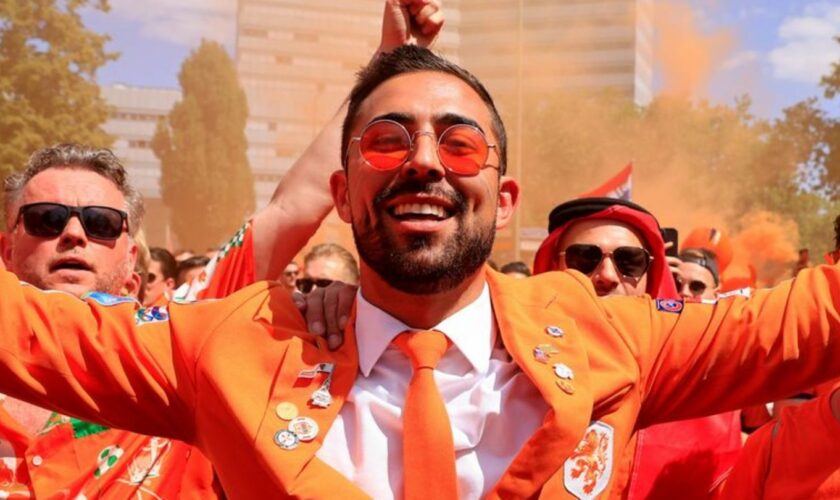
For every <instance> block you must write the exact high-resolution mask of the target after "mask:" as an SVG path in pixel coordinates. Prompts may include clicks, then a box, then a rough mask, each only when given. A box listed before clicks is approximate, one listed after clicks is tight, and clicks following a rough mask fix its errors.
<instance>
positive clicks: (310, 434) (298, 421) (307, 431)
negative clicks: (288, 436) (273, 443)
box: [289, 417, 319, 442]
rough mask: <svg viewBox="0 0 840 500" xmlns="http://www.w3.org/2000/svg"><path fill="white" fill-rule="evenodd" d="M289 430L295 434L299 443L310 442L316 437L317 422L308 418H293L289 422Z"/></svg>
mask: <svg viewBox="0 0 840 500" xmlns="http://www.w3.org/2000/svg"><path fill="white" fill-rule="evenodd" d="M289 430H290V431H292V432H294V433H295V434H297V437H298V438H300V440H301V441H304V442H306V441H312V440H313V439H315V437H316V436H317V435H318V431H319V429H318V422H316V421H314V420H312V419H311V418H309V417H297V418H293V419H292V421H291V422H289Z"/></svg>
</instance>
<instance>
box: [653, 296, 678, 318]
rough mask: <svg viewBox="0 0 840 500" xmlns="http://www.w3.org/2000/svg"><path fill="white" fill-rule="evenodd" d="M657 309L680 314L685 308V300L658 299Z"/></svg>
mask: <svg viewBox="0 0 840 500" xmlns="http://www.w3.org/2000/svg"><path fill="white" fill-rule="evenodd" d="M656 310H657V311H664V312H669V313H677V314H679V313H681V312H682V310H683V301H682V300H677V299H656Z"/></svg>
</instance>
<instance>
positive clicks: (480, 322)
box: [356, 283, 496, 377]
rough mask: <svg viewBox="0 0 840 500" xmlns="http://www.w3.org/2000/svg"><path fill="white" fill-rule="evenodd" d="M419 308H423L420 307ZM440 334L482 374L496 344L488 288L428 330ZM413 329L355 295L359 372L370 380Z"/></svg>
mask: <svg viewBox="0 0 840 500" xmlns="http://www.w3.org/2000/svg"><path fill="white" fill-rule="evenodd" d="M421 307H422V306H421ZM431 329H432V330H437V331H439V332H443V333H444V334H445V335H446V336H447V337H448V338H449V340H451V341H452V344H454V345H455V347H457V348H458V350H459V351H460V352H461V354H463V355H464V357H465V358H467V361H469V362H470V364H471V365H472V366H473V368H474V369H475V370H476V371H478V372H485V371H486V370H487V368H488V366H489V364H490V354H491V353H492V350H493V345H494V344H495V342H496V322H495V321H494V319H493V306H492V304H491V302H490V289H489V288H488V286H487V284H486V283H485V284H484V288H483V289H482V290H481V294H480V295H479V296H478V298H477V299H475V300H474V301H473V302H471V303H470V304H468V305H466V306H465V307H463V308H462V309H460V310H458V311H457V312H455V313H454V314H452V315H451V316H449V317H448V318H446V319H444V320H443V321H441V322H440V323H439V324H437V325H436V326H434V327H433V328H431ZM406 330H418V329H417V328H412V327H410V326H408V325H406V324H405V323H403V322H402V321H400V320H398V319H397V318H395V317H393V316H391V315H390V314H388V313H386V312H385V311H383V310H382V309H379V308H378V307H376V306H375V305H373V304H371V303H370V302H368V301H367V300H365V297H364V295H363V294H362V290H361V289H359V291H358V292H357V294H356V346H357V348H358V351H359V369H360V370H361V372H362V374H363V375H364V376H365V377H368V376H370V372H371V370H373V366H374V365H375V364H376V363H377V361H379V358H380V357H381V356H382V353H384V352H385V350H386V349H387V348H388V346H389V345H391V342H392V341H393V340H394V338H395V337H396V336H397V335H399V334H400V333H402V332H404V331H406Z"/></svg>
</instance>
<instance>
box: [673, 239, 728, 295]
mask: <svg viewBox="0 0 840 500" xmlns="http://www.w3.org/2000/svg"><path fill="white" fill-rule="evenodd" d="M679 259H680V263H679V265H678V267H677V269H676V271H675V272H674V281H675V282H676V284H677V291H678V292H679V293H680V295H681V296H682V297H683V298H684V299H695V300H714V299H715V297H717V294H718V292H719V291H720V272H719V271H718V265H717V261H716V260H715V258H714V256H713V255H712V254H711V253H710V252H709V251H707V250H704V249H702V248H686V249H683V251H682V252H681V253H680V256H679Z"/></svg>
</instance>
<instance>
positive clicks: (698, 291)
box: [674, 274, 709, 297]
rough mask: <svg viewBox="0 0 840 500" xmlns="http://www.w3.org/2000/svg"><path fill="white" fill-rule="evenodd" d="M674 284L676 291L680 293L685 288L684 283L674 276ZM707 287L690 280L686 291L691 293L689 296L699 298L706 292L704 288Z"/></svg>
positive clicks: (699, 282) (698, 281) (697, 281)
mask: <svg viewBox="0 0 840 500" xmlns="http://www.w3.org/2000/svg"><path fill="white" fill-rule="evenodd" d="M674 282H675V283H676V284H677V291H678V292H679V291H682V289H683V288H684V287H685V285H686V283H685V282H684V281H683V280H682V278H680V277H679V276H678V275H676V274H674ZM708 287H709V286H708V285H706V284H705V283H703V282H702V281H700V280H691V281H689V282H688V291H689V292H691V295H692V296H694V297H699V296H701V295H703V293H705V292H706V288H708Z"/></svg>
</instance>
